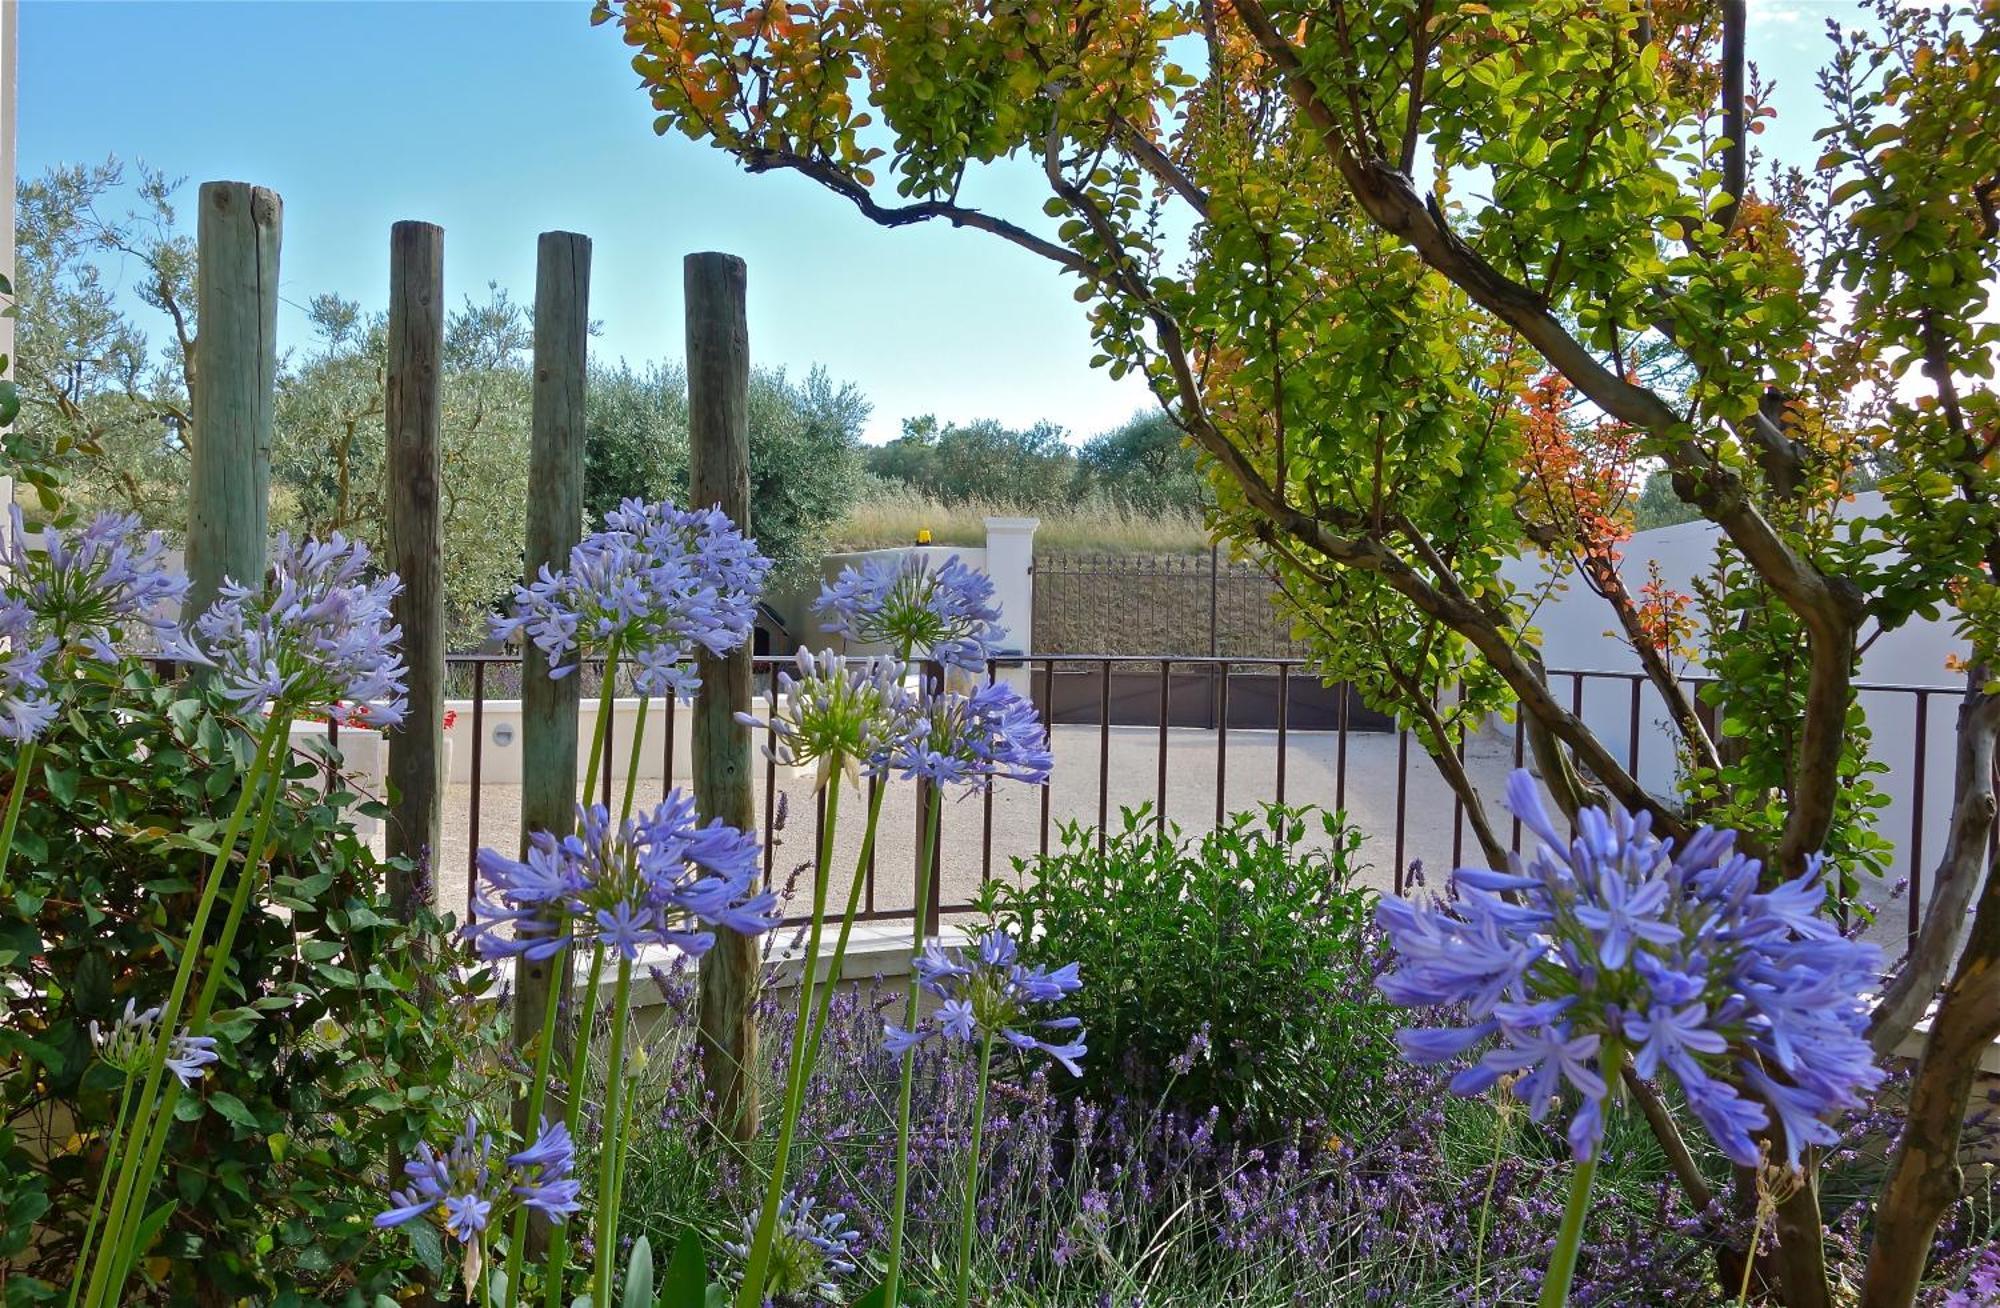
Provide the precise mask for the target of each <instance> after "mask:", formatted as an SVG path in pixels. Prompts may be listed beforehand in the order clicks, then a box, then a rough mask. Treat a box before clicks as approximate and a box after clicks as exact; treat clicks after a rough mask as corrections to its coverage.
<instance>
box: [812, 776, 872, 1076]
mask: <svg viewBox="0 0 2000 1308" xmlns="http://www.w3.org/2000/svg"><path fill="white" fill-rule="evenodd" d="M888 793H889V787H888V784H887V783H886V782H885V783H883V784H881V785H878V786H876V787H875V794H874V796H873V797H872V798H870V799H869V801H868V826H867V827H866V829H864V830H863V831H862V833H861V854H860V856H859V857H858V858H856V859H855V860H854V880H853V882H852V883H851V884H850V885H849V886H848V888H847V909H846V911H845V912H843V913H842V914H841V916H840V935H839V936H838V937H837V938H836V939H835V940H834V942H833V957H832V959H831V960H830V961H829V962H828V963H827V966H826V975H827V984H826V985H825V986H823V987H821V989H820V994H819V1007H818V1009H817V1010H816V1011H815V1012H814V1013H813V1022H812V1033H811V1034H810V1035H809V1036H807V1037H806V1066H807V1067H808V1068H813V1067H817V1066H819V1042H820V1037H821V1036H824V1035H825V1034H826V1021H827V1014H828V1012H829V1011H830V1010H831V1009H832V1008H833V990H834V983H835V982H838V981H839V980H840V968H841V964H843V963H845V962H846V961H847V942H848V939H849V937H851V936H852V935H853V934H854V919H855V916H856V914H857V913H858V912H859V911H860V908H861V890H862V886H863V884H864V878H865V877H866V876H867V873H868V856H869V855H870V854H872V853H874V852H875V829H876V827H878V826H879V825H880V824H881V821H882V799H883V797H884V796H885V795H887V794H888Z"/></svg>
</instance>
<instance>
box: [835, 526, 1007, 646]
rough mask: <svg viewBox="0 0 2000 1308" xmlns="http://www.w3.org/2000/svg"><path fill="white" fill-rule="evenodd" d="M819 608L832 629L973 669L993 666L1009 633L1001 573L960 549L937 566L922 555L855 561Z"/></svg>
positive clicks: (864, 641) (860, 640)
mask: <svg viewBox="0 0 2000 1308" xmlns="http://www.w3.org/2000/svg"><path fill="white" fill-rule="evenodd" d="M814 608H815V610H816V611H817V612H818V613H819V615H820V619H821V622H822V628H821V629H822V630H824V631H829V632H835V633H837V634H839V635H841V636H844V637H845V638H847V639H848V640H850V641H854V642H856V643H858V644H869V645H884V646H887V647H888V649H889V650H890V651H892V652H894V653H896V654H898V655H900V656H902V657H905V658H934V659H936V660H937V661H938V662H940V663H942V664H944V665H945V666H946V667H949V668H958V669H961V670H963V671H966V672H979V671H981V670H983V669H984V668H985V667H986V660H987V659H988V658H990V657H991V656H992V654H993V650H994V646H995V645H996V644H997V643H998V641H999V639H1000V634H1001V631H1002V628H1001V626H1000V610H999V608H998V607H997V606H996V605H995V604H994V603H993V579H992V578H991V577H989V576H987V575H986V574H985V573H983V572H981V571H980V570H979V569H977V568H973V567H969V566H967V565H966V564H965V563H964V562H962V561H961V560H960V559H959V557H958V556H957V555H956V554H954V555H952V556H951V557H950V558H948V559H946V560H945V561H944V562H943V563H942V564H940V565H939V566H937V567H935V568H933V567H932V566H931V565H930V562H929V560H927V559H926V558H924V557H923V556H922V555H919V554H904V555H902V556H900V557H890V556H888V555H877V556H875V557H873V558H870V559H868V560H867V561H865V562H864V563H862V564H861V565H860V566H859V567H856V566H853V565H849V566H848V567H846V568H844V569H842V570H841V573H840V575H839V576H838V577H836V578H834V579H833V580H832V581H830V582H828V583H827V584H826V585H825V586H824V587H822V588H821V590H820V593H819V601H818V603H817V604H815V605H814Z"/></svg>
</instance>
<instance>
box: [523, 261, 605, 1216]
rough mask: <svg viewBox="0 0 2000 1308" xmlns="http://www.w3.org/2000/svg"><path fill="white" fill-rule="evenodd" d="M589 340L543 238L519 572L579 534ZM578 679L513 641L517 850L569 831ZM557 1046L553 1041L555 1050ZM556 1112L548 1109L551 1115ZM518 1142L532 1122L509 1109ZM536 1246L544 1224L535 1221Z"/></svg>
mask: <svg viewBox="0 0 2000 1308" xmlns="http://www.w3.org/2000/svg"><path fill="white" fill-rule="evenodd" d="M589 340H590V238H588V237H585V236H578V235H577V234H576V233H574V232H543V233H542V236H541V242H540V244H539V246H538V247H537V250H536V260H535V376H534V394H533V412H532V417H531V437H530V446H529V452H528V550H527V557H526V559H525V560H524V561H523V571H524V573H525V575H526V576H528V577H529V578H533V577H534V576H535V574H536V573H538V572H539V571H540V570H541V567H542V565H543V564H545V563H546V564H547V565H548V566H549V567H550V568H551V569H554V570H557V571H560V570H561V569H563V568H565V567H568V566H569V555H570V551H571V550H573V549H575V548H576V543H577V541H578V540H579V539H581V538H582V535H583V387H584V374H585V363H586V358H587V350H588V347H589ZM580 680H581V677H580V676H577V675H572V676H568V677H563V678H561V679H555V678H551V677H550V676H549V663H548V659H547V658H546V657H544V656H543V654H542V652H541V651H540V650H539V649H537V648H536V647H535V644H534V642H533V641H523V642H522V645H521V844H522V848H523V851H524V852H525V850H526V847H527V840H528V833H529V832H530V831H557V832H568V831H570V830H573V829H574V828H575V825H576V735H577V723H576V719H577V700H578V683H579V682H580ZM573 952H574V951H572V950H567V949H565V950H564V951H562V953H560V954H558V955H557V956H556V957H555V958H554V959H552V960H548V961H545V962H530V961H528V960H527V959H525V958H524V959H520V960H517V970H516V971H515V973H514V1039H515V1042H516V1046H517V1047H524V1046H526V1045H527V1044H528V1042H530V1041H532V1040H534V1039H535V1038H536V1037H537V1036H538V1035H539V1034H540V1032H541V1029H542V1019H543V1018H544V1016H545V1015H546V1014H547V1012H548V1006H549V1005H550V1004H553V1003H555V1002H557V999H558V997H559V996H561V995H562V994H564V993H566V992H567V990H568V987H569V978H570V955H571V954H572V953H573ZM560 1048H561V1046H560V1045H558V1050H560ZM554 1113H555V1110H554V1109H551V1110H550V1115H551V1116H554ZM515 1114H516V1116H515V1121H514V1126H515V1129H516V1130H518V1131H520V1132H521V1134H522V1138H523V1139H527V1138H529V1137H531V1136H533V1134H534V1133H535V1131H536V1129H538V1126H539V1124H538V1123H534V1122H529V1121H526V1120H524V1119H525V1118H526V1116H527V1099H526V1098H525V1097H523V1098H522V1099H521V1100H520V1101H519V1102H518V1103H517V1104H516V1106H515ZM534 1230H535V1231H536V1232H537V1237H536V1238H537V1240H539V1239H541V1238H543V1237H544V1236H545V1234H546V1231H547V1227H546V1225H545V1224H543V1223H539V1222H538V1223H536V1224H535V1227H534Z"/></svg>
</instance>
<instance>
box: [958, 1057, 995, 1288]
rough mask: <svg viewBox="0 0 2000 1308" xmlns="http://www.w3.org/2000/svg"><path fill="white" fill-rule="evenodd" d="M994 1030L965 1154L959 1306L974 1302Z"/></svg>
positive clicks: (982, 1068)
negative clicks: (981, 1169) (974, 1255)
mask: <svg viewBox="0 0 2000 1308" xmlns="http://www.w3.org/2000/svg"><path fill="white" fill-rule="evenodd" d="M992 1070H993V1033H992V1032H991V1031H988V1032H987V1033H986V1034H985V1036H984V1038H982V1039H981V1040H980V1042H979V1094H978V1097H977V1098H975V1099H974V1100H973V1102H972V1148H971V1149H970V1150H968V1151H967V1153H966V1155H965V1200H964V1204H963V1209H964V1211H963V1212H962V1213H961V1214H960V1216H959V1220H958V1301H957V1302H958V1308H966V1305H967V1304H969V1303H971V1302H972V1239H973V1236H974V1235H975V1234H977V1232H978V1229H979V1228H978V1225H977V1222H976V1218H977V1214H978V1207H977V1204H978V1199H979V1148H980V1145H981V1144H982V1143H984V1141H985V1138H986V1084H987V1082H988V1081H989V1080H991V1079H992V1075H991V1074H992Z"/></svg>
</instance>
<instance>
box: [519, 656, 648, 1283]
mask: <svg viewBox="0 0 2000 1308" xmlns="http://www.w3.org/2000/svg"><path fill="white" fill-rule="evenodd" d="M617 684H618V643H617V642H616V641H613V642H612V643H611V645H610V647H609V648H607V649H606V650H605V651H604V681H603V684H602V685H600V686H599V687H598V689H597V721H596V722H594V723H592V724H591V731H590V757H589V759H588V760H587V761H586V762H585V763H584V766H583V799H584V802H585V803H586V804H587V803H589V802H590V794H591V792H592V791H594V790H596V789H597V769H598V766H599V764H600V763H602V761H603V759H604V740H605V733H606V732H607V731H609V730H610V729H611V710H612V691H613V689H614V688H615V687H616V686H617ZM643 702H644V701H641V703H642V705H643ZM640 725H642V726H643V725H644V723H643V721H642V722H641V724H640ZM638 753H639V750H638V742H637V741H636V740H635V741H634V742H633V749H632V754H633V757H634V758H636V757H638ZM626 785H627V788H628V790H629V788H630V786H631V781H630V779H628V780H627V782H626ZM556 913H557V921H556V929H557V931H561V930H562V929H563V926H564V925H565V924H564V923H563V921H562V920H561V919H562V917H563V914H562V910H561V909H560V908H558V909H557V910H556ZM599 952H600V956H601V954H602V951H601V950H600V951H599ZM552 970H553V971H555V972H556V973H557V974H560V972H561V969H560V968H555V969H552ZM561 998H562V996H561V995H560V994H557V993H551V994H550V995H549V997H548V1002H547V1004H545V1005H544V1006H543V1011H542V1029H541V1033H540V1037H539V1039H538V1040H537V1041H536V1044H535V1066H534V1070H533V1072H532V1074H531V1075H530V1078H529V1081H528V1129H529V1130H531V1131H532V1130H535V1129H537V1128H539V1127H540V1125H541V1121H542V1109H543V1107H544V1106H545V1105H546V1104H547V1103H548V1092H549V1063H550V1056H551V1053H552V1051H553V1050H554V1048H555V1043H556V1014H557V1012H558V1011H559V1010H560V1009H561V1007H562V1004H561V1002H560V1000H561ZM596 1000H597V969H596V968H595V967H593V968H592V969H591V974H590V997H589V1000H588V1002H587V1004H586V1006H585V1008H584V1011H583V1014H582V1016H581V1017H580V1018H579V1021H578V1027H579V1034H578V1037H577V1044H578V1046H579V1047H580V1048H583V1049H588V1048H589V1045H590V1005H594V1004H595V1003H596ZM581 1084H582V1082H581V1081H580V1080H578V1079H576V1078H574V1077H572V1079H571V1081H570V1112H569V1113H568V1114H567V1116H566V1120H568V1121H570V1122H571V1124H572V1125H574V1121H575V1112H576V1101H577V1098H578V1094H579V1087H580V1086H581ZM568 1235H569V1233H568V1228H567V1225H566V1224H562V1223H558V1224H557V1225H556V1228H555V1233H554V1234H553V1235H552V1236H551V1238H550V1244H549V1258H548V1263H547V1266H546V1268H545V1269H544V1279H545V1280H547V1281H548V1282H549V1283H550V1284H551V1285H552V1286H553V1287H554V1293H555V1294H557V1295H560V1294H561V1293H562V1279H563V1276H562V1274H563V1260H564V1259H565V1258H567V1257H568V1255H569V1238H568ZM527 1246H528V1210H527V1207H526V1206H525V1205H523V1206H520V1207H517V1208H516V1209H515V1210H514V1222H513V1225H512V1226H511V1227H510V1228H509V1229H508V1232H507V1304H508V1308H513V1305H515V1304H518V1303H519V1302H520V1301H521V1264H522V1260H523V1259H524V1258H525V1257H526V1255H527ZM550 1302H552V1303H553V1302H555V1300H553V1299H552V1300H550Z"/></svg>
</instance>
